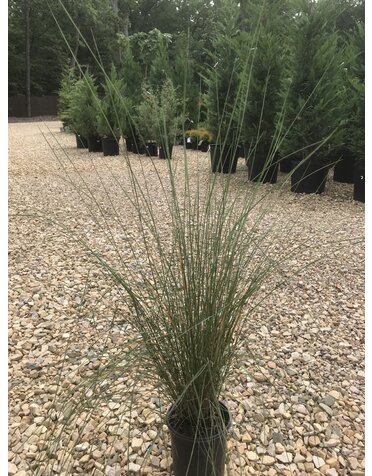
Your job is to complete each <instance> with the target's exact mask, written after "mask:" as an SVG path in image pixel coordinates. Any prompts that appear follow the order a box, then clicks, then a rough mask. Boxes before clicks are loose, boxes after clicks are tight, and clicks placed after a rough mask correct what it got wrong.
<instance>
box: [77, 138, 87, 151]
mask: <svg viewBox="0 0 372 476" xmlns="http://www.w3.org/2000/svg"><path fill="white" fill-rule="evenodd" d="M75 137H76V147H77V148H78V149H87V148H88V139H86V138H85V137H83V136H81V135H80V134H75Z"/></svg>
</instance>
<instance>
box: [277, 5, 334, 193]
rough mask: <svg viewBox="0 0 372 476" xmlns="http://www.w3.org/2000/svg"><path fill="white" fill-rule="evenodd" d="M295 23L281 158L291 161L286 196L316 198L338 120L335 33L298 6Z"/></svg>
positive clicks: (310, 8) (317, 14)
mask: <svg viewBox="0 0 372 476" xmlns="http://www.w3.org/2000/svg"><path fill="white" fill-rule="evenodd" d="M302 5H303V8H302V11H301V12H300V13H299V14H298V16H297V17H296V19H295V22H296V24H295V29H294V38H293V41H294V42H295V43H294V55H293V61H292V65H291V68H290V71H289V72H288V74H287V76H288V77H292V81H291V84H290V87H289V93H288V101H287V108H286V123H287V124H286V127H285V130H287V133H286V135H285V137H284V138H283V140H282V141H281V146H280V151H281V154H282V156H289V155H291V154H293V151H296V153H295V157H294V158H293V159H292V174H291V190H292V191H293V192H297V193H322V192H323V191H324V188H325V182H326V179H327V174H328V171H329V168H330V165H331V163H332V159H331V158H330V155H329V149H330V147H329V145H327V140H328V139H329V138H330V137H332V141H333V144H334V143H336V142H337V134H339V131H340V124H341V120H342V114H341V112H342V109H341V101H340V100H341V95H342V81H341V74H342V55H341V50H340V48H339V46H338V41H337V40H338V36H337V33H336V32H334V31H333V32H332V31H327V30H326V29H325V24H326V22H327V18H324V15H323V14H322V11H321V9H320V8H318V5H317V4H315V3H305V2H304V3H303V4H302Z"/></svg>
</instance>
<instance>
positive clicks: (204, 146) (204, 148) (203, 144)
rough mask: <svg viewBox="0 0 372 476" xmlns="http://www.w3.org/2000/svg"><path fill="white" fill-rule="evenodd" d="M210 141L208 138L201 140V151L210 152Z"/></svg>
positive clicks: (199, 147)
mask: <svg viewBox="0 0 372 476" xmlns="http://www.w3.org/2000/svg"><path fill="white" fill-rule="evenodd" d="M208 147H209V142H208V141H207V140H202V141H200V142H199V145H198V149H199V150H200V152H208Z"/></svg>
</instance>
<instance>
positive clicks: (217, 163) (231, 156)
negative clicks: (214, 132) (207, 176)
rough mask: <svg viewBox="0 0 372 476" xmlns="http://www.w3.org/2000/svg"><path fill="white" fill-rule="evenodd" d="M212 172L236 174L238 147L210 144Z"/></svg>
mask: <svg viewBox="0 0 372 476" xmlns="http://www.w3.org/2000/svg"><path fill="white" fill-rule="evenodd" d="M210 154H211V166H212V172H213V173H216V172H222V173H223V174H234V173H235V172H236V165H237V163H238V155H237V152H236V146H235V147H234V146H232V145H224V146H221V145H218V144H210Z"/></svg>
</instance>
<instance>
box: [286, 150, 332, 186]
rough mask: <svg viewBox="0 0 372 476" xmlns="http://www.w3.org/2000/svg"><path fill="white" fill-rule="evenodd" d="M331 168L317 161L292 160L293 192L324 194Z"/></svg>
mask: <svg viewBox="0 0 372 476" xmlns="http://www.w3.org/2000/svg"><path fill="white" fill-rule="evenodd" d="M328 170H329V166H328V165H326V164H325V163H324V162H320V161H319V160H316V159H310V160H306V161H302V162H301V161H300V160H299V159H297V160H296V159H293V160H292V175H291V191H292V192H295V193H318V194H320V193H323V192H324V189H325V184H326V181H327V175H328Z"/></svg>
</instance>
